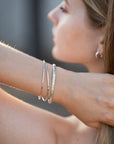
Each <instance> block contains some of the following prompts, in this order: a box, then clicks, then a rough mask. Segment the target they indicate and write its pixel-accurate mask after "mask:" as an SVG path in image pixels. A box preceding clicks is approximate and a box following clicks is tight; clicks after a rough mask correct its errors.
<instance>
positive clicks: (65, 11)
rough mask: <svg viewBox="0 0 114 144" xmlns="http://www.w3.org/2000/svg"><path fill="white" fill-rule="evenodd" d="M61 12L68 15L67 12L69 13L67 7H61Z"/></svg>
mask: <svg viewBox="0 0 114 144" xmlns="http://www.w3.org/2000/svg"><path fill="white" fill-rule="evenodd" d="M60 10H61V11H62V12H64V13H67V12H68V11H67V9H66V8H65V7H63V6H60Z"/></svg>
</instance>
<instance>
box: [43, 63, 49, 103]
mask: <svg viewBox="0 0 114 144" xmlns="http://www.w3.org/2000/svg"><path fill="white" fill-rule="evenodd" d="M45 66H46V70H47V75H46V76H47V77H46V78H47V95H46V97H45V98H43V97H42V100H43V101H44V102H46V101H47V99H48V95H49V90H50V87H49V71H48V66H47V64H45Z"/></svg>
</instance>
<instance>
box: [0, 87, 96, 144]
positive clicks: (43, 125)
mask: <svg viewBox="0 0 114 144" xmlns="http://www.w3.org/2000/svg"><path fill="white" fill-rule="evenodd" d="M0 114H1V118H0V143H1V144H15V143H16V144H37V143H38V144H49V143H50V144H63V143H66V144H69V143H70V144H75V143H76V142H78V144H83V143H84V142H85V141H86V142H87V143H88V144H91V143H93V140H94V139H95V138H96V132H97V130H96V129H93V128H89V127H87V126H86V125H84V124H83V125H82V123H81V122H80V121H79V120H78V119H76V118H75V117H74V118H73V117H68V118H63V117H60V116H58V115H55V114H52V113H50V112H48V111H45V110H42V109H39V108H36V107H34V106H31V105H29V104H27V103H25V102H23V101H21V100H18V99H17V98H14V97H13V96H11V95H10V94H8V93H6V92H5V91H3V90H2V89H0ZM80 125H81V127H80ZM82 137H83V138H82Z"/></svg>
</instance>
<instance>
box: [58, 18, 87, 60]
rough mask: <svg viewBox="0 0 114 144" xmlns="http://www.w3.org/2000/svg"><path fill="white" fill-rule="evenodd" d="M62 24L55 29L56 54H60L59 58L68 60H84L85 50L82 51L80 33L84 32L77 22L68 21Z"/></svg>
mask: <svg viewBox="0 0 114 144" xmlns="http://www.w3.org/2000/svg"><path fill="white" fill-rule="evenodd" d="M69 21H70V23H69ZM64 23H65V24H61V25H59V26H58V27H57V33H56V42H57V45H56V49H57V51H58V53H59V52H60V54H61V56H64V57H65V58H67V59H68V60H72V61H75V60H78V58H79V60H80V59H81V56H82V57H83V58H84V53H85V51H84V49H85V48H84V49H83V45H82V44H83V42H82V32H84V31H83V29H82V28H81V27H80V23H78V22H74V21H71V20H68V21H65V22H64ZM79 56H80V57H79ZM76 57H77V58H76Z"/></svg>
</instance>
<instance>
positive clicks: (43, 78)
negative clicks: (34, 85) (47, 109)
mask: <svg viewBox="0 0 114 144" xmlns="http://www.w3.org/2000/svg"><path fill="white" fill-rule="evenodd" d="M45 72H46V80H47V95H46V96H45V98H44V97H42V93H43V86H44V81H45ZM55 79H56V65H55V64H53V65H52V75H51V90H50V82H49V71H48V66H47V63H46V62H45V60H43V68H42V81H41V91H40V96H38V99H39V100H40V99H42V100H43V101H44V102H45V101H47V100H48V103H49V104H51V103H52V101H53V94H54V88H55ZM49 92H50V95H49Z"/></svg>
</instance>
